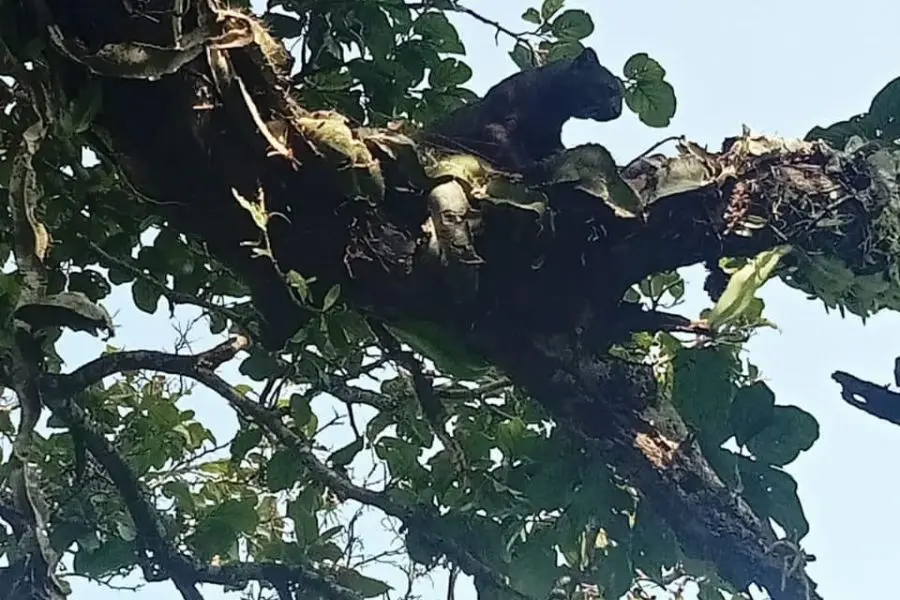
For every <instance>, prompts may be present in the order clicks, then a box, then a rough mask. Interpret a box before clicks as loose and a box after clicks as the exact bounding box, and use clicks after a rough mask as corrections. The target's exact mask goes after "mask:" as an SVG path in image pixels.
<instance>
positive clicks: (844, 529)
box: [64, 0, 900, 600]
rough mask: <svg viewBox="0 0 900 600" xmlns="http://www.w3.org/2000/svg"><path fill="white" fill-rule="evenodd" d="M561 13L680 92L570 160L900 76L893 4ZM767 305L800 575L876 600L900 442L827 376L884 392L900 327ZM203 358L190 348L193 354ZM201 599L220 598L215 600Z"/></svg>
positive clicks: (129, 312) (601, 8) (492, 59)
mask: <svg viewBox="0 0 900 600" xmlns="http://www.w3.org/2000/svg"><path fill="white" fill-rule="evenodd" d="M536 2H537V0H534V3H536ZM463 3H464V4H466V6H468V7H470V8H472V9H474V10H477V11H479V12H481V13H482V14H484V15H485V16H488V17H490V18H492V19H495V20H499V21H501V22H504V23H508V24H510V25H511V28H513V29H516V28H517V27H518V17H519V15H520V14H521V13H522V12H523V11H524V9H525V8H527V7H528V6H530V5H531V4H532V3H533V2H530V1H522V0H502V1H496V0H491V1H485V0H481V1H478V0H469V2H467V3H466V2H465V0H463ZM729 6H730V8H729ZM567 7H571V8H584V9H586V10H588V11H589V12H590V13H591V14H592V16H593V17H594V21H595V24H596V25H597V30H596V32H595V33H594V35H593V36H592V37H591V38H590V39H589V40H588V43H589V44H590V45H592V46H594V47H595V48H596V49H597V51H598V54H599V56H600V59H601V62H603V63H604V64H607V65H608V66H610V67H611V68H612V69H613V70H617V71H620V69H621V66H622V64H624V61H625V60H626V59H627V58H628V57H629V56H630V55H632V54H634V53H636V52H647V53H649V54H650V56H651V57H653V58H656V59H657V60H659V61H660V62H661V63H662V65H663V66H664V67H665V68H666V70H667V71H668V80H669V81H670V82H671V83H672V84H673V85H674V86H675V90H676V93H677V95H678V112H677V115H676V117H675V119H674V121H673V124H672V126H671V127H670V128H668V129H667V130H653V129H650V128H648V127H645V126H643V125H641V124H640V123H639V122H638V120H637V118H636V117H635V116H634V115H633V114H631V113H629V112H627V111H626V113H625V115H624V116H623V118H621V119H620V120H619V121H616V122H613V123H605V124H596V123H586V122H570V123H569V124H568V125H567V127H566V130H565V141H566V142H567V144H568V145H575V144H578V143H583V142H600V143H603V144H605V145H606V146H607V147H609V149H610V150H611V151H612V152H613V154H614V155H615V156H616V158H617V159H618V161H619V162H620V163H621V162H627V161H628V160H629V159H631V158H633V157H634V156H636V155H638V154H640V153H641V152H643V151H644V150H645V149H646V148H648V147H649V146H651V145H652V144H653V143H655V142H656V141H658V140H659V139H661V138H663V137H666V136H668V135H675V134H685V135H687V136H688V137H689V138H690V139H692V140H694V141H696V142H699V143H705V144H708V145H709V147H710V149H713V150H717V149H718V148H719V145H720V143H721V141H722V139H723V138H724V137H727V136H731V135H737V134H739V133H740V129H741V125H742V124H747V125H749V126H750V127H751V128H752V129H754V130H756V131H761V132H766V133H770V134H778V135H782V136H785V137H799V136H802V135H804V134H805V133H806V131H808V130H809V129H810V128H811V127H812V126H813V125H819V124H821V125H825V124H830V123H832V122H834V121H837V120H841V119H844V118H846V117H848V116H850V115H852V114H855V113H858V112H862V111H864V110H865V109H866V108H867V107H868V104H869V101H870V100H871V99H872V97H873V96H874V94H875V93H876V92H877V91H878V90H879V89H881V88H882V87H883V86H884V85H885V84H886V83H887V82H888V81H889V80H891V79H893V78H894V77H896V76H898V75H900V62H898V61H897V58H896V57H897V55H898V52H897V51H898V49H900V42H898V41H896V40H897V33H896V27H897V25H896V24H897V23H898V22H900V4H894V3H893V2H888V1H887V0H857V1H856V2H853V3H852V4H850V3H837V2H827V1H826V2H814V1H812V0H793V1H791V2H774V1H773V0H761V1H758V2H753V3H725V2H715V1H712V0H681V1H679V2H671V1H665V2H663V1H660V0H649V1H645V2H596V1H595V2H590V1H573V0H568V2H567ZM454 21H455V22H456V23H457V24H458V25H459V27H460V31H461V35H462V38H463V41H464V43H465V44H466V47H467V49H468V52H469V55H470V59H469V63H470V65H471V66H472V67H473V69H474V71H475V76H474V81H473V82H472V85H471V87H472V89H474V90H475V91H476V92H478V93H483V92H484V91H485V90H486V89H487V88H488V87H490V85H492V84H493V83H495V82H496V81H498V80H500V79H501V78H502V77H504V76H506V75H508V74H510V73H512V72H513V71H514V66H513V64H512V62H511V61H510V60H509V59H508V58H507V56H506V51H507V50H508V49H509V48H510V47H511V44H510V42H509V41H508V40H506V39H503V38H502V37H501V38H500V45H499V47H498V46H495V44H494V32H493V30H492V29H491V28H490V27H489V26H486V25H482V24H480V23H477V22H475V21H473V20H472V19H469V18H466V17H464V16H460V17H459V18H456V19H454ZM523 28H524V27H523ZM891 40H895V41H893V42H892V41H891ZM687 276H688V280H689V283H690V284H692V288H691V289H693V292H691V294H692V295H691V300H689V302H688V303H687V304H686V305H685V306H683V307H682V311H683V312H684V313H685V314H687V315H689V316H692V315H696V314H697V312H698V311H699V309H700V308H702V307H704V306H705V305H706V304H707V302H706V301H705V299H704V298H703V296H702V293H700V294H698V293H696V290H697V288H698V287H699V285H700V283H701V278H700V271H699V270H697V269H693V270H690V271H689V272H688V273H687ZM763 297H764V298H765V300H766V303H767V307H766V316H767V317H768V318H769V319H771V320H774V321H775V322H776V323H777V324H778V325H779V326H780V331H778V332H774V331H767V332H764V333H762V334H760V335H759V336H758V337H756V338H755V339H754V340H753V341H752V342H751V343H750V344H749V352H750V357H751V358H752V360H753V362H755V363H756V364H757V365H758V366H759V367H760V368H761V370H762V373H763V375H764V376H765V377H766V378H767V379H768V382H769V385H770V386H771V387H772V389H773V390H774V391H775V392H776V395H777V398H778V401H779V402H780V403H785V404H796V405H799V406H801V407H802V408H804V409H806V410H808V411H810V412H811V413H812V414H813V415H815V416H816V418H817V419H818V420H819V424H820V427H821V437H820V439H819V441H818V442H817V443H816V444H815V445H814V446H813V448H812V449H811V450H810V451H809V452H806V453H804V454H803V455H801V456H800V458H799V459H798V460H797V461H795V462H794V463H793V464H791V465H789V466H788V467H787V470H788V471H789V472H790V473H791V474H792V475H793V476H794V477H795V478H796V479H797V481H798V483H799V494H800V498H801V500H802V502H803V506H804V508H805V511H806V516H807V518H808V519H809V521H810V523H811V532H810V534H809V535H808V536H807V538H806V539H805V540H804V546H805V548H806V550H807V551H808V552H811V553H813V554H815V555H817V557H818V561H817V562H815V563H813V564H812V565H811V566H810V568H809V573H810V575H811V576H812V577H813V579H815V580H816V581H817V582H818V583H819V591H820V593H821V594H822V595H823V596H824V597H825V598H826V599H832V600H850V599H855V598H876V597H884V594H885V581H884V579H892V575H893V571H892V569H893V568H896V565H897V564H898V559H900V550H898V548H897V544H896V540H897V538H898V534H900V518H898V517H897V516H896V511H895V505H896V497H897V495H898V492H900V475H898V474H897V470H896V469H894V468H891V469H888V468H887V466H888V465H887V464H886V462H882V461H884V460H885V458H884V456H885V455H887V456H890V455H892V454H893V453H894V452H895V451H896V449H900V427H896V426H892V425H889V424H886V423H884V422H881V421H879V420H877V419H875V418H873V417H869V416H866V415H865V414H863V413H861V412H859V411H857V410H855V409H853V408H851V407H849V406H847V405H846V404H844V403H843V402H842V401H841V399H840V397H839V395H838V387H837V385H836V384H835V383H834V382H832V381H831V379H830V374H831V372H832V371H834V370H835V369H842V370H846V371H848V372H850V373H853V374H854V375H857V376H859V377H862V378H864V379H869V380H871V381H874V382H876V383H885V384H886V383H888V382H890V381H891V379H892V366H893V360H894V357H895V356H896V355H898V354H900V343H897V342H895V341H894V340H895V339H896V338H894V335H896V333H895V332H898V331H900V317H898V316H897V315H895V314H882V315H878V316H876V317H875V318H872V319H870V320H869V321H868V323H867V324H866V325H865V326H863V325H862V324H861V322H860V320H859V319H857V318H854V317H851V318H847V319H841V317H840V316H839V315H837V314H826V313H825V311H824V308H823V307H822V305H821V303H819V302H817V301H810V300H806V299H805V297H804V296H803V294H801V293H799V292H796V291H793V290H790V289H788V288H786V287H784V286H783V285H781V284H780V283H778V282H773V283H770V284H769V285H768V286H766V288H765V289H764V291H763ZM108 305H109V306H110V308H111V309H113V310H119V311H120V312H119V314H118V315H117V317H116V320H117V323H118V325H119V327H120V332H121V333H120V335H119V336H117V339H118V340H119V343H123V342H124V343H125V344H126V345H127V346H128V347H129V348H139V347H150V348H171V340H172V339H173V334H172V332H171V329H169V328H168V327H167V325H166V323H167V317H168V316H167V314H166V313H165V311H164V310H162V311H160V312H159V313H157V315H155V316H154V317H152V318H151V317H148V316H147V315H144V314H142V313H138V312H136V310H135V309H133V308H130V297H129V294H128V293H127V292H126V293H121V292H117V293H116V294H115V295H114V298H113V299H112V300H111V301H110V302H108ZM161 306H162V305H161ZM199 333H200V332H199V330H198V334H199ZM207 346H208V344H205V343H199V344H198V346H197V349H198V350H199V349H202V348H205V347H207ZM95 347H97V346H96V344H95V343H93V342H91V341H90V338H88V337H86V336H83V335H78V336H72V335H68V336H67V337H66V338H65V340H64V356H65V357H67V359H68V360H69V361H70V363H69V366H70V367H71V368H74V367H75V366H77V365H78V364H80V363H82V362H84V361H86V360H89V359H91V358H93V357H94V356H96V354H95V353H94V352H93V351H89V350H88V349H90V348H95ZM193 403H194V404H195V405H196V406H197V407H198V409H199V410H198V412H199V414H201V415H203V416H204V418H207V419H209V420H208V421H207V423H209V426H211V427H212V428H213V429H214V430H216V431H217V432H220V433H221V434H222V435H225V433H226V432H227V431H229V430H233V427H234V420H233V418H232V417H231V416H230V415H229V416H227V417H223V416H222V415H224V414H226V413H225V412H224V411H221V410H219V409H220V408H221V402H220V401H218V400H217V399H215V398H213V397H211V396H209V395H206V394H202V395H198V397H197V398H196V399H195V400H194V401H193ZM373 535H374V536H375V537H381V536H383V534H380V533H373ZM885 576H887V577H885ZM73 583H74V584H75V586H74V587H75V591H76V593H75V598H76V600H77V599H84V598H88V597H90V598H96V599H97V600H111V599H113V598H119V597H124V598H133V599H134V600H150V599H151V598H153V597H157V598H158V597H160V596H161V597H163V598H165V599H166V600H175V599H176V598H177V597H178V596H177V592H175V590H174V588H172V587H171V586H170V585H169V584H160V585H154V586H148V587H146V588H145V589H144V590H143V591H141V592H139V593H136V594H131V593H124V592H110V591H104V590H102V589H98V588H96V587H94V586H93V585H89V584H84V583H82V582H78V581H76V582H73ZM465 587H466V590H460V593H458V594H457V597H458V598H461V600H471V599H472V598H474V596H473V595H471V589H470V588H469V587H468V586H465ZM466 592H467V593H466ZM423 594H424V597H425V599H426V600H432V599H435V600H436V599H437V598H438V597H440V598H443V597H445V592H444V590H443V587H442V586H441V585H438V586H437V587H436V588H435V590H434V591H431V592H429V591H428V590H423ZM207 597H208V598H210V599H219V598H222V597H223V596H222V595H221V594H219V593H218V592H216V593H207Z"/></svg>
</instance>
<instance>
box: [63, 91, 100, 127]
mask: <svg viewBox="0 0 900 600" xmlns="http://www.w3.org/2000/svg"><path fill="white" fill-rule="evenodd" d="M102 104H103V88H102V86H101V85H100V80H99V79H96V78H92V79H88V80H87V83H85V84H84V85H83V86H82V87H81V89H80V90H79V91H78V95H77V96H76V97H75V100H74V101H73V102H72V105H71V106H70V108H69V115H68V117H69V122H70V124H71V127H72V133H76V134H77V133H84V132H85V131H87V130H88V129H89V128H90V126H91V123H92V122H93V121H94V117H95V116H97V113H99V112H100V108H101V106H102Z"/></svg>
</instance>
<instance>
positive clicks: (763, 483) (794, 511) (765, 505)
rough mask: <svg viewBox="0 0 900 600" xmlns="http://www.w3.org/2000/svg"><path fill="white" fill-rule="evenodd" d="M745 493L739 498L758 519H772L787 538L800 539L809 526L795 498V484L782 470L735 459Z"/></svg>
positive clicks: (739, 457)
mask: <svg viewBox="0 0 900 600" xmlns="http://www.w3.org/2000/svg"><path fill="white" fill-rule="evenodd" d="M736 458H737V461H738V465H739V469H740V473H741V483H742V485H743V488H744V491H743V492H742V496H743V497H744V499H745V500H746V501H747V502H748V504H750V507H751V508H752V509H753V511H754V512H755V513H756V514H757V515H759V516H760V517H763V518H766V517H771V518H772V519H774V520H775V521H776V522H777V523H778V525H779V526H780V527H782V528H783V529H784V530H785V531H786V532H788V533H789V534H791V533H796V534H797V536H798V537H800V538H802V537H803V536H805V535H806V534H807V533H809V522H808V521H807V520H806V515H804V514H803V507H802V506H801V504H800V499H799V497H798V496H797V482H796V481H794V478H793V477H791V476H790V475H789V474H787V473H785V472H784V471H782V470H781V469H778V468H775V467H770V466H767V465H763V464H760V463H759V462H757V461H753V460H750V459H749V458H747V457H745V456H738V457H736Z"/></svg>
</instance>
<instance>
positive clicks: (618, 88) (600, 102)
mask: <svg viewBox="0 0 900 600" xmlns="http://www.w3.org/2000/svg"><path fill="white" fill-rule="evenodd" d="M569 69H570V71H571V75H572V77H571V78H570V81H571V83H572V85H573V89H572V90H571V93H570V101H571V102H572V103H574V105H573V106H572V116H573V117H575V118H576V119H593V120H594V121H612V120H613V119H616V118H618V117H619V115H621V114H622V100H623V98H624V95H625V87H624V86H623V85H622V82H621V81H620V80H619V78H618V77H616V76H615V75H613V74H612V73H611V72H610V71H609V69H607V68H606V67H604V66H603V65H601V64H600V61H599V60H597V54H596V52H594V51H593V50H591V49H590V48H585V49H584V50H583V51H582V52H581V54H579V55H578V56H576V57H575V58H574V59H572V63H571V65H570V67H569Z"/></svg>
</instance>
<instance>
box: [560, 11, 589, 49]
mask: <svg viewBox="0 0 900 600" xmlns="http://www.w3.org/2000/svg"><path fill="white" fill-rule="evenodd" d="M551 29H552V31H553V34H554V35H555V36H556V37H558V38H559V39H560V40H563V41H570V42H573V41H578V40H583V39H584V38H586V37H588V36H589V35H591V34H592V33H594V21H593V19H591V15H589V14H588V13H587V12H585V11H583V10H580V9H571V10H567V11H565V12H563V13H562V14H561V15H559V16H558V17H556V19H554V20H553V24H552V25H551Z"/></svg>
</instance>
